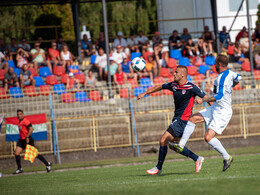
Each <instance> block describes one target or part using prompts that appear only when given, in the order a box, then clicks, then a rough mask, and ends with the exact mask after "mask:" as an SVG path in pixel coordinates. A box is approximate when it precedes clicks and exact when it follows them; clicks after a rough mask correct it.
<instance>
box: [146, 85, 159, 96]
mask: <svg viewBox="0 0 260 195" xmlns="http://www.w3.org/2000/svg"><path fill="white" fill-rule="evenodd" d="M150 88H152V87H149V88H148V89H150ZM161 95H162V94H161V92H160V91H157V92H155V93H150V94H149V96H161Z"/></svg>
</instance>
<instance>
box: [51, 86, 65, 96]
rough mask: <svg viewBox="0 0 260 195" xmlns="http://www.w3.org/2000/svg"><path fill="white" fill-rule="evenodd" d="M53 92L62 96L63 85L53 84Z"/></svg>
mask: <svg viewBox="0 0 260 195" xmlns="http://www.w3.org/2000/svg"><path fill="white" fill-rule="evenodd" d="M53 91H54V93H55V94H59V95H60V94H62V93H64V92H65V85H64V84H55V85H54V86H53Z"/></svg>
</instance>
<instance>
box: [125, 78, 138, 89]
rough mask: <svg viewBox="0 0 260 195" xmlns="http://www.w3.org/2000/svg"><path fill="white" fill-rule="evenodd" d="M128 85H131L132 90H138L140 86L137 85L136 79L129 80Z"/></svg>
mask: <svg viewBox="0 0 260 195" xmlns="http://www.w3.org/2000/svg"><path fill="white" fill-rule="evenodd" d="M127 83H128V84H131V88H132V89H134V88H136V87H137V86H138V83H137V81H136V80H135V79H128V80H127Z"/></svg>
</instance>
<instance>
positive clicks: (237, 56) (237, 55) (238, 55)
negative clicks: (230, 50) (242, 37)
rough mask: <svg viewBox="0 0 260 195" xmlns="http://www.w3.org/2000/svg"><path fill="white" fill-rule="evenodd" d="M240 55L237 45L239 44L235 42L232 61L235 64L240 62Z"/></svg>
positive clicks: (239, 47)
mask: <svg viewBox="0 0 260 195" xmlns="http://www.w3.org/2000/svg"><path fill="white" fill-rule="evenodd" d="M241 54H242V48H241V45H240V44H239V42H236V43H235V48H234V60H235V62H238V61H240V58H241Z"/></svg>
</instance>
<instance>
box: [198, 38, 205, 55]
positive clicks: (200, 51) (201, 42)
mask: <svg viewBox="0 0 260 195" xmlns="http://www.w3.org/2000/svg"><path fill="white" fill-rule="evenodd" d="M197 45H198V51H199V55H204V54H205V53H204V49H203V45H204V41H203V39H202V37H200V38H199V40H198V44H197Z"/></svg>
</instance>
